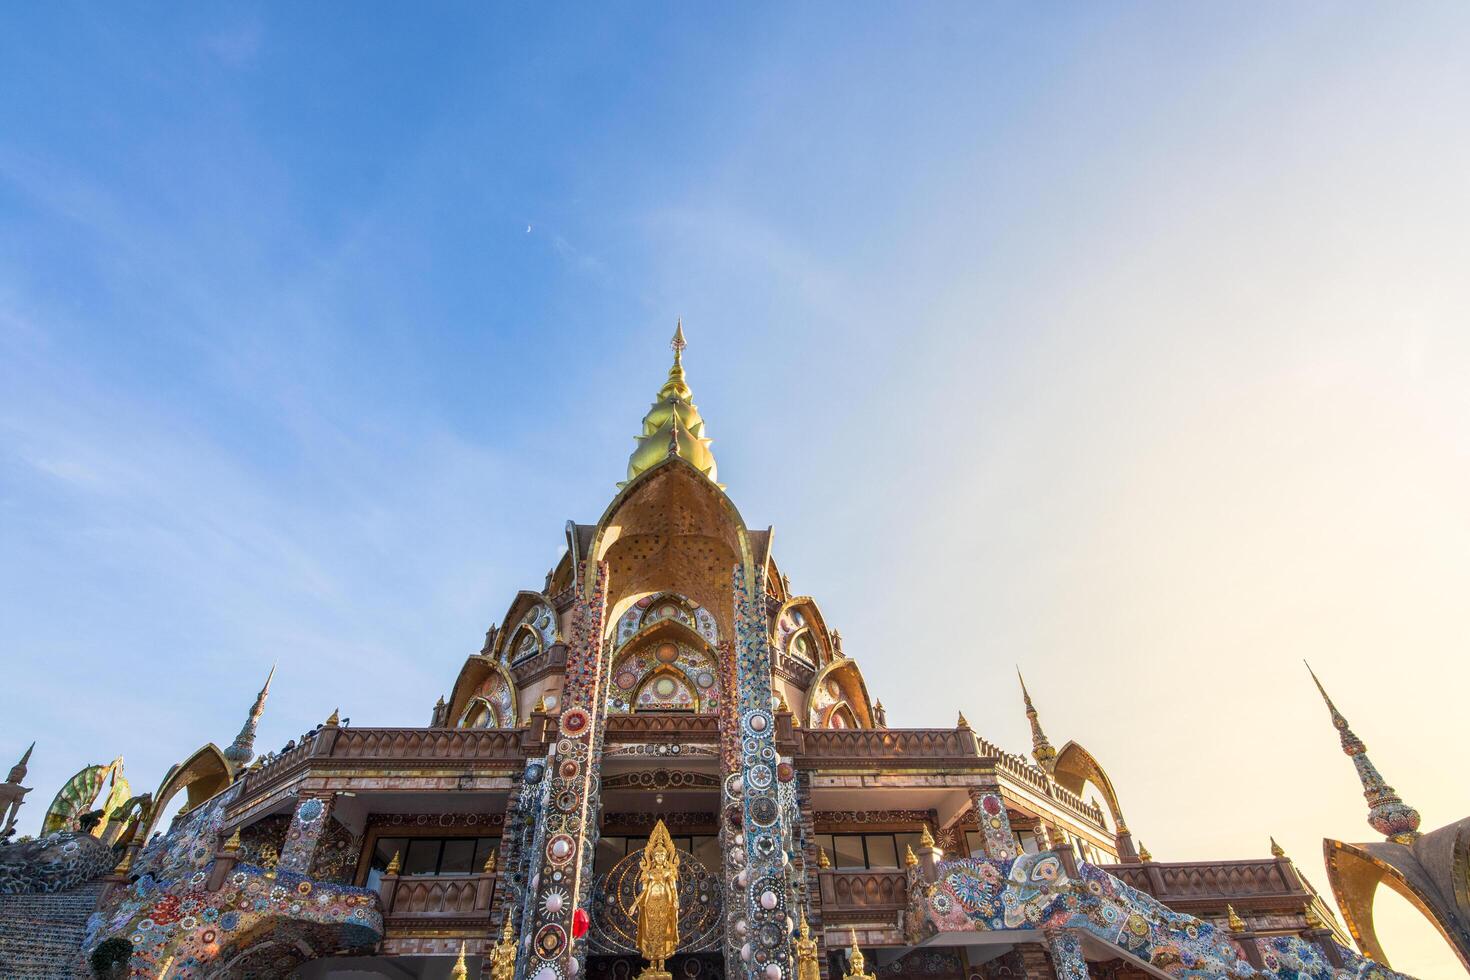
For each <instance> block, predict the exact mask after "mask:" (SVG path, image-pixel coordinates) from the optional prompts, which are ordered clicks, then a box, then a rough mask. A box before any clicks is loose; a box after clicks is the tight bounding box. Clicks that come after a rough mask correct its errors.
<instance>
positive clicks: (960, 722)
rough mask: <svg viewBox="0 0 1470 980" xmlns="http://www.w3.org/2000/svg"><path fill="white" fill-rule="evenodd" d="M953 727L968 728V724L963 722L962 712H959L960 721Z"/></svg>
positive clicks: (963, 715) (963, 714)
mask: <svg viewBox="0 0 1470 980" xmlns="http://www.w3.org/2000/svg"><path fill="white" fill-rule="evenodd" d="M955 727H956V728H969V727H970V723H969V722H968V721H966V720H965V713H964V712H963V711H961V712H960V720H959V721H957V722H956V723H955Z"/></svg>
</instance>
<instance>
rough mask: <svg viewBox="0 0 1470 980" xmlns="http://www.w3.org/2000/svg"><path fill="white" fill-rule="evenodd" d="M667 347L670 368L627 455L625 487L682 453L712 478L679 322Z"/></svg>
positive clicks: (712, 464) (711, 456)
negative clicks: (671, 359)
mask: <svg viewBox="0 0 1470 980" xmlns="http://www.w3.org/2000/svg"><path fill="white" fill-rule="evenodd" d="M669 346H670V347H672V348H673V350H674V364H673V367H671V368H669V377H668V380H667V381H665V382H664V386H663V387H662V388H660V389H659V390H658V399H657V400H656V401H655V402H654V403H653V405H652V406H651V407H650V408H649V409H648V414H647V415H645V416H643V432H642V433H641V434H640V435H639V436H638V446H637V448H636V449H634V450H633V455H631V456H629V457H628V479H627V480H625V481H624V482H623V483H620V484H619V486H627V485H628V483H630V482H632V481H633V480H634V479H635V478H637V476H638V474H640V473H642V472H643V471H644V470H649V469H652V468H653V467H655V466H657V465H658V464H659V463H661V462H663V461H664V460H665V459H667V458H668V457H669V456H682V457H683V458H684V459H685V460H687V461H688V462H690V463H692V464H693V465H694V468H695V469H697V470H699V472H701V473H703V474H704V475H705V476H707V477H709V478H710V480H711V481H712V482H713V481H714V480H715V456H714V453H713V452H711V451H710V440H709V439H707V438H705V435H704V419H703V418H701V417H700V415H699V409H698V408H696V407H695V405H694V392H692V391H691V390H690V389H689V384H688V383H687V382H686V381H685V380H684V363H683V352H684V348H685V347H687V346H688V343H687V342H686V341H685V340H684V324H683V322H682V321H680V323H679V324H678V326H676V327H675V328H674V339H673V340H672V341H671V342H670V344H669Z"/></svg>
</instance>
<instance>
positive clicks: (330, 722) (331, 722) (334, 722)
mask: <svg viewBox="0 0 1470 980" xmlns="http://www.w3.org/2000/svg"><path fill="white" fill-rule="evenodd" d="M340 724H342V719H341V718H340V717H338V715H337V709H336V708H333V709H332V713H331V714H330V715H328V716H327V720H326V721H325V722H324V723H323V725H322V727H323V728H336V727H337V726H338V725H340Z"/></svg>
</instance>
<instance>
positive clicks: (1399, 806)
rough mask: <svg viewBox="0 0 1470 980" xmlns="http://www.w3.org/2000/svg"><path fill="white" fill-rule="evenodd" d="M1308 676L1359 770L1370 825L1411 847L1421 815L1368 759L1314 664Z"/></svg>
mask: <svg viewBox="0 0 1470 980" xmlns="http://www.w3.org/2000/svg"><path fill="white" fill-rule="evenodd" d="M1302 663H1306V661H1305V660H1304V661H1302ZM1307 673H1309V674H1311V675H1312V682H1313V683H1314V684H1316V685H1317V690H1318V691H1319V692H1320V693H1321V695H1322V700H1323V701H1325V702H1327V711H1328V713H1329V714H1330V715H1331V716H1332V725H1333V727H1334V728H1336V729H1337V733H1338V739H1339V741H1341V743H1342V751H1343V754H1345V755H1347V756H1348V757H1349V758H1350V759H1352V760H1353V766H1354V768H1356V769H1357V770H1358V781H1359V782H1360V783H1362V784H1363V798H1364V799H1366V800H1367V801H1368V825H1369V826H1370V827H1372V828H1373V829H1374V830H1376V831H1378V832H1379V833H1380V834H1382V835H1383V836H1384V837H1386V838H1388V839H1389V840H1390V841H1392V842H1393V843H1395V844H1412V843H1413V842H1414V841H1416V840H1418V839H1419V811H1418V810H1415V809H1414V808H1413V807H1411V806H1409V805H1408V804H1406V803H1405V802H1404V801H1403V800H1401V799H1399V795H1398V793H1396V792H1395V791H1394V788H1393V787H1392V786H1390V785H1388V783H1386V782H1384V779H1383V777H1382V776H1381V775H1379V774H1378V769H1377V768H1376V767H1375V766H1374V765H1373V763H1372V761H1370V760H1369V758H1368V747H1367V746H1366V745H1364V744H1363V740H1362V739H1360V738H1358V736H1357V735H1354V734H1353V730H1352V729H1351V728H1349V727H1348V723H1347V719H1346V718H1344V717H1343V716H1342V712H1341V711H1338V710H1337V705H1335V704H1333V703H1332V699H1331V698H1330V697H1328V696H1327V689H1326V688H1324V687H1323V686H1322V682H1321V681H1320V680H1318V679H1317V674H1316V672H1315V671H1313V670H1312V665H1311V664H1307Z"/></svg>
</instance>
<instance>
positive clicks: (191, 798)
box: [143, 742, 233, 841]
mask: <svg viewBox="0 0 1470 980" xmlns="http://www.w3.org/2000/svg"><path fill="white" fill-rule="evenodd" d="M232 778H233V770H232V769H231V768H230V763H229V761H228V760H227V759H225V756H224V753H223V752H221V751H220V750H219V746H217V745H215V744H214V743H213V742H208V743H206V744H204V745H203V746H201V747H200V748H199V749H198V750H197V751H195V753H194V754H193V755H191V756H189V758H187V759H185V760H184V762H183V764H181V765H177V766H174V767H173V768H172V769H170V770H169V771H168V775H166V776H164V777H163V782H162V783H161V784H159V787H158V792H157V793H154V794H153V800H154V803H153V810H152V812H151V813H149V814H148V823H147V826H146V827H144V829H143V839H144V840H145V841H146V840H147V839H148V838H149V837H150V836H151V835H152V834H153V829H154V825H155V824H157V823H158V818H159V817H160V816H161V815H162V814H163V813H164V812H165V811H166V810H167V809H168V802H169V800H171V799H173V797H174V794H175V793H177V792H178V791H179V790H186V791H187V792H188V798H187V799H186V800H185V804H184V805H185V809H186V810H193V809H194V808H195V807H197V806H198V805H199V804H201V803H203V802H204V801H205V800H208V799H209V798H210V797H212V796H214V795H215V794H217V793H219V792H220V791H221V790H224V789H228V788H229V785H230V781H231V779H232Z"/></svg>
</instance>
